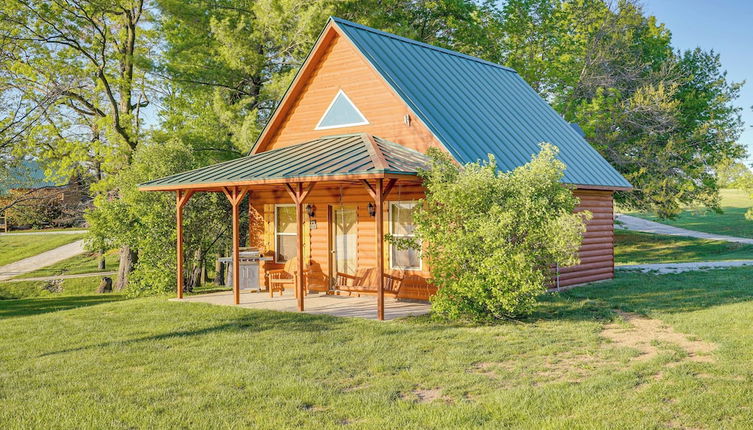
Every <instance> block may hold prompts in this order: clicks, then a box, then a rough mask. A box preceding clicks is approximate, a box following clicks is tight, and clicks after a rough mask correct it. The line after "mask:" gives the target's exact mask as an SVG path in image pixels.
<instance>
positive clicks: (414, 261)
mask: <svg viewBox="0 0 753 430" xmlns="http://www.w3.org/2000/svg"><path fill="white" fill-rule="evenodd" d="M417 206H418V203H417V202H390V234H392V236H394V237H396V238H411V237H415V228H416V227H415V224H413V210H414V209H415V208H416V207H417ZM419 251H420V250H419V249H414V248H410V249H398V248H397V247H396V246H395V245H393V244H391V245H390V265H391V267H392V269H395V270H421V257H420V256H419Z"/></svg>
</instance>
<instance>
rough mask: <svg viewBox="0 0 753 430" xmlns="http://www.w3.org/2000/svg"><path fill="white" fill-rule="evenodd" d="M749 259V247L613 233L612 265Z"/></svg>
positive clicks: (752, 250) (752, 256)
mask: <svg viewBox="0 0 753 430" xmlns="http://www.w3.org/2000/svg"><path fill="white" fill-rule="evenodd" d="M728 260H753V245H745V244H741V243H731V242H722V241H718V240H705V239H696V238H692V237H678V236H667V235H662V234H651V233H640V232H636V231H625V230H615V232H614V261H615V264H618V265H622V264H653V263H687V262H694V261H728Z"/></svg>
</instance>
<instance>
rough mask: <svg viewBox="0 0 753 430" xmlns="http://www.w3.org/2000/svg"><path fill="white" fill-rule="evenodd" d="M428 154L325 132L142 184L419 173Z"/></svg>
mask: <svg viewBox="0 0 753 430" xmlns="http://www.w3.org/2000/svg"><path fill="white" fill-rule="evenodd" d="M427 161H428V157H426V156H425V155H423V154H421V153H420V152H418V151H414V150H412V149H410V148H406V147H404V146H402V145H398V144H397V143H393V142H389V141H386V140H384V139H381V138H379V137H376V136H371V135H368V134H363V133H362V134H349V135H341V136H329V137H323V138H319V139H315V140H311V141H308V142H304V143H300V144H297V145H292V146H286V147H283V148H278V149H273V150H270V151H265V152H261V153H258V154H253V155H249V156H246V157H243V158H238V159H236V160H231V161H226V162H224V163H218V164H213V165H211V166H206V167H202V168H199V169H195V170H190V171H188V172H183V173H178V174H175V175H171V176H167V177H165V178H161V179H156V180H153V181H149V182H145V183H143V184H140V185H139V187H140V188H142V189H150V190H170V189H176V188H181V187H185V186H189V185H190V186H192V187H197V188H198V187H208V188H211V187H213V186H214V187H219V186H222V185H226V184H227V183H249V184H253V183H262V182H273V181H275V180H280V181H281V182H282V181H283V180H290V179H302V180H306V179H312V178H321V177H328V176H343V175H345V176H353V177H354V178H357V177H359V176H368V175H380V174H397V175H416V174H417V173H418V170H419V169H421V168H422V167H424V166H426V163H427Z"/></svg>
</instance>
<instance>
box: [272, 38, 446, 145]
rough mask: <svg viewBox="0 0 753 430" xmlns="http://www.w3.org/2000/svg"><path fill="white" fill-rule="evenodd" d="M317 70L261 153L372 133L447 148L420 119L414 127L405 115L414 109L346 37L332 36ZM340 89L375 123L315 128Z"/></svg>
mask: <svg viewBox="0 0 753 430" xmlns="http://www.w3.org/2000/svg"><path fill="white" fill-rule="evenodd" d="M312 69H313V70H311V71H310V72H309V73H307V74H306V76H305V79H304V81H302V82H301V87H302V88H300V89H297V97H296V98H295V99H294V100H291V103H290V104H291V105H290V106H285V108H286V109H284V110H283V111H282V112H281V114H282V118H281V119H280V120H279V126H278V127H277V128H276V129H274V130H270V132H269V133H268V134H267V135H266V136H265V137H264V139H263V140H262V141H261V142H260V143H259V148H258V149H257V152H262V151H267V150H270V149H275V148H281V147H284V146H289V145H294V144H297V143H301V142H305V141H308V140H311V139H316V138H318V137H323V136H331V135H336V134H348V133H369V134H372V135H374V136H378V137H381V138H383V139H387V140H389V141H392V142H395V143H399V144H401V145H403V146H407V147H409V148H413V149H416V150H418V151H421V152H426V150H427V149H428V148H429V147H438V148H442V147H443V146H442V145H441V144H440V143H438V141H437V140H436V139H435V138H434V135H433V134H432V133H431V132H430V131H429V129H428V128H426V126H424V124H423V123H422V122H421V121H420V120H419V119H418V118H416V117H415V116H412V118H411V122H410V124H406V123H405V122H404V116H405V115H407V114H409V113H410V109H409V108H408V105H406V104H405V102H403V101H402V100H401V99H400V98H399V97H398V96H397V94H396V93H395V92H394V91H393V90H392V88H390V86H389V85H388V84H387V82H385V80H384V79H383V78H382V77H381V76H379V74H377V72H376V71H375V70H374V69H373V68H372V66H371V65H370V64H369V63H368V62H367V61H366V60H365V59H364V58H363V56H362V55H361V54H360V53H359V52H358V51H357V50H356V49H355V47H353V45H351V43H350V42H349V41H347V40H346V39H345V38H343V37H342V36H338V35H334V36H332V41H331V43H329V44H328V46H327V47H326V48H325V50H324V54H322V56H321V57H320V58H319V59H318V61H317V62H316V63H315V64H312ZM340 89H342V90H343V91H344V92H345V94H347V95H348V98H350V100H351V101H352V102H353V103H354V104H355V105H356V107H358V109H359V110H360V111H361V113H363V115H364V116H365V117H366V119H367V120H368V121H369V124H366V125H360V126H355V127H342V128H333V129H327V130H315V128H316V125H317V123H318V122H319V119H320V118H321V117H322V115H323V114H324V111H325V110H326V109H327V107H328V106H329V104H330V102H332V99H333V98H334V97H335V95H336V94H337V92H338V90H340Z"/></svg>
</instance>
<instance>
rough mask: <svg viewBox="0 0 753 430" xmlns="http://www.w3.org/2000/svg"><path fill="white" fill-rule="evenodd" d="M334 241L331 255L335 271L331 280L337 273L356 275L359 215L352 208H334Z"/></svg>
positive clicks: (332, 230)
mask: <svg viewBox="0 0 753 430" xmlns="http://www.w3.org/2000/svg"><path fill="white" fill-rule="evenodd" d="M331 214H332V218H331V221H332V222H331V223H332V229H331V230H330V231H331V232H332V240H331V242H330V243H331V245H330V246H331V249H330V253H331V254H332V264H331V265H330V267H332V268H333V269H334V273H332V274H331V275H332V276H331V279H333V280H334V279H335V275H336V274H337V272H341V273H347V274H349V275H355V273H356V265H357V258H358V257H357V254H356V247H357V243H358V234H357V230H358V225H357V223H358V214H357V212H356V208H355V207H352V206H344V207H342V206H333V207H332V212H331Z"/></svg>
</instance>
